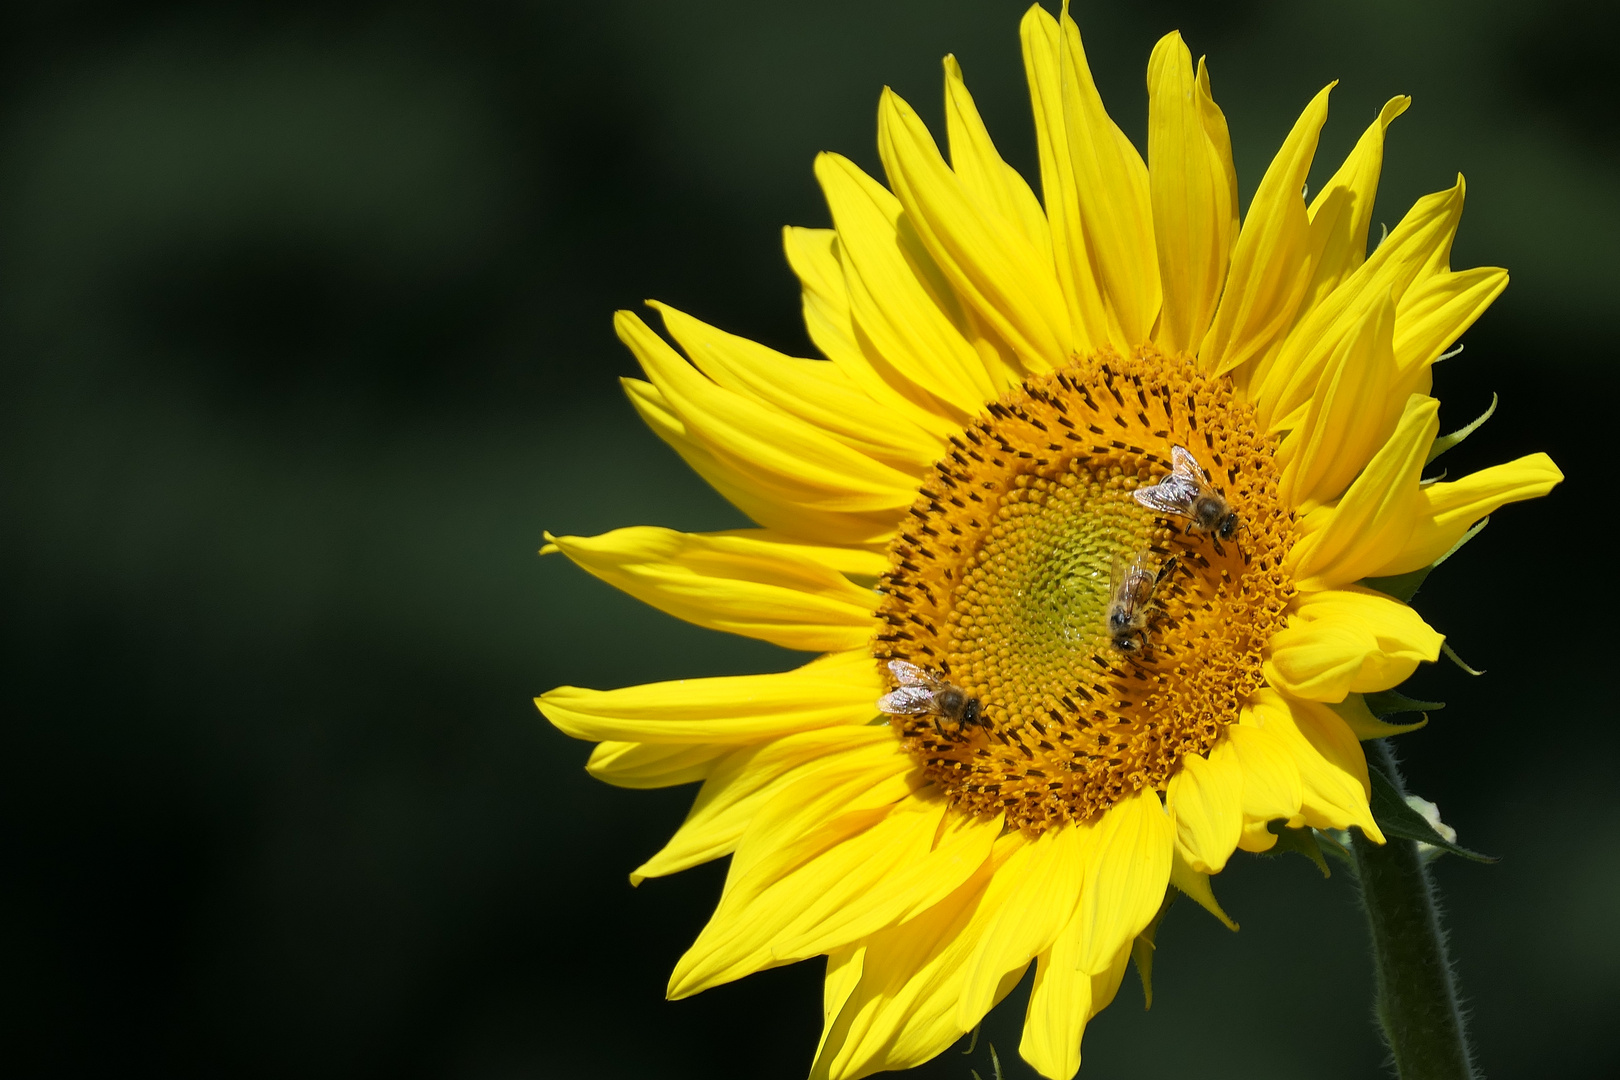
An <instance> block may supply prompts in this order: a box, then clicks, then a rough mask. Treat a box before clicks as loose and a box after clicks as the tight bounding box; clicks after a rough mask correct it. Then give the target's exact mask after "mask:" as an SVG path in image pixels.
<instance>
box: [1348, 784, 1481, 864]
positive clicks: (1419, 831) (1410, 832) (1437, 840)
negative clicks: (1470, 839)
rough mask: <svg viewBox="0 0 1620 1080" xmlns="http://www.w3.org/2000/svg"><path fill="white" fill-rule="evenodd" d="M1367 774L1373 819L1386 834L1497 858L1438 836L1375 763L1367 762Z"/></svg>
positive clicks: (1478, 857)
mask: <svg viewBox="0 0 1620 1080" xmlns="http://www.w3.org/2000/svg"><path fill="white" fill-rule="evenodd" d="M1367 777H1368V779H1369V780H1371V781H1372V799H1371V800H1369V801H1370V803H1371V805H1372V813H1373V820H1374V821H1376V822H1378V827H1379V828H1380V829H1382V830H1383V833H1384V836H1385V837H1391V836H1398V837H1400V838H1401V839H1403V840H1416V841H1418V842H1419V843H1422V844H1428V845H1429V846H1431V847H1437V848H1439V849H1440V850H1442V851H1449V852H1451V853H1452V854H1453V855H1460V856H1462V857H1463V858H1465V859H1471V860H1473V861H1474V862H1480V863H1493V862H1497V861H1498V859H1497V857H1496V856H1494V855H1482V854H1480V853H1479V852H1477V851H1470V850H1469V849H1467V848H1465V847H1461V846H1459V845H1457V844H1454V843H1452V842H1451V841H1450V840H1447V839H1446V838H1445V837H1443V836H1441V835H1440V834H1439V833H1438V832H1436V831H1435V830H1434V826H1432V825H1430V824H1429V823H1428V822H1427V821H1426V820H1424V817H1423V815H1422V814H1420V813H1418V812H1417V811H1416V810H1414V809H1412V808H1411V807H1410V806H1408V805H1406V800H1405V799H1403V798H1402V797H1401V793H1400V790H1399V789H1398V788H1396V786H1395V784H1394V782H1393V781H1392V780H1390V778H1389V777H1388V776H1386V775H1384V772H1383V770H1381V769H1379V768H1378V767H1377V766H1376V765H1372V764H1369V765H1368V766H1367Z"/></svg>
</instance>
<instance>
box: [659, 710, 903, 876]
mask: <svg viewBox="0 0 1620 1080" xmlns="http://www.w3.org/2000/svg"><path fill="white" fill-rule="evenodd" d="M893 741H894V734H893V732H891V731H890V730H889V729H888V728H887V727H876V726H874V727H858V728H821V729H818V730H814V731H804V732H800V733H799V734H797V735H789V736H786V737H784V738H781V739H776V740H774V741H772V742H768V743H756V744H752V745H746V746H741V747H723V748H724V749H726V750H729V751H730V752H729V753H727V754H726V756H725V757H723V758H720V759H719V760H717V761H716V762H715V763H714V765H713V767H712V768H711V769H710V771H709V776H708V779H706V780H704V782H703V787H702V788H700V789H699V790H698V794H697V798H696V799H694V800H693V802H692V809H691V810H690V811H688V812H687V815H686V821H685V822H684V823H682V825H681V827H680V828H679V829H677V830H676V832H675V835H674V836H673V837H672V838H671V839H670V841H669V843H668V844H666V845H664V847H663V849H662V850H661V851H659V852H658V854H656V855H654V856H653V857H652V858H651V859H648V860H647V861H646V862H645V863H643V864H642V865H640V866H638V867H636V870H635V872H634V873H632V874H631V875H630V883H631V884H632V885H638V884H640V883H641V881H642V880H643V879H645V878H650V877H665V876H667V875H669V874H674V873H678V872H680V871H682V870H686V869H689V868H690V867H693V866H698V865H700V864H702V863H706V862H708V861H709V860H710V859H717V858H719V857H720V856H722V855H729V854H730V853H731V852H732V851H734V850H735V849H736V847H737V843H738V842H739V841H740V840H741V839H742V835H743V832H744V831H745V830H746V829H747V828H748V825H749V823H750V822H751V821H753V820H754V816H755V815H756V814H758V813H759V809H760V807H762V806H764V805H765V804H766V803H767V802H769V801H770V800H771V799H773V798H775V797H776V796H777V795H778V794H780V793H781V792H782V791H783V790H785V789H786V788H788V787H789V786H790V785H792V784H794V783H796V782H798V781H799V780H801V779H803V778H804V777H806V776H808V775H810V774H811V773H814V772H817V771H819V770H821V769H827V768H843V767H844V763H845V762H846V761H856V762H863V763H865V762H869V761H870V760H871V758H872V756H873V755H874V754H876V755H877V756H878V759H879V760H880V761H881V760H883V759H884V756H885V755H886V754H887V753H888V752H889V750H890V747H889V746H888V744H889V743H891V742H893ZM676 748H677V749H678V748H679V744H677V746H676Z"/></svg>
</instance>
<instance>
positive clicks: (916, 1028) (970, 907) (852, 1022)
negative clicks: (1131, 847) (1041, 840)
mask: <svg viewBox="0 0 1620 1080" xmlns="http://www.w3.org/2000/svg"><path fill="white" fill-rule="evenodd" d="M1027 843H1028V841H1027V840H1026V839H1025V837H1024V835H1023V833H1021V832H1013V833H1009V834H1007V835H1006V836H1003V837H1001V838H1000V839H999V840H997V841H996V844H995V847H994V849H993V850H992V852H991V856H990V858H989V859H987V860H985V862H984V863H983V864H982V865H980V867H979V868H978V869H977V870H976V871H975V872H974V874H973V876H972V877H970V878H969V879H968V880H967V881H966V882H965V883H963V884H962V885H961V886H960V887H959V888H958V889H957V890H956V891H955V892H953V893H952V894H951V895H950V896H948V897H946V898H945V899H944V900H942V901H940V902H939V903H938V904H935V905H934V906H933V907H931V908H929V909H928V910H927V911H925V912H923V913H922V914H920V915H918V916H917V917H916V918H914V919H912V920H910V921H909V922H906V923H902V924H900V925H899V926H895V927H891V928H890V929H887V930H884V931H881V932H880V933H877V934H874V935H873V936H871V937H870V938H867V939H866V943H865V946H864V950H863V954H862V957H861V974H860V979H859V982H858V983H857V985H856V987H855V988H854V990H852V991H851V992H850V993H849V994H848V996H847V997H846V998H845V999H844V1003H843V1006H842V1008H840V1009H839V1010H838V1013H837V1015H835V1016H834V1017H833V1018H832V1019H831V1021H830V1022H829V1023H828V1025H827V1029H826V1031H825V1032H824V1033H823V1036H822V1043H821V1050H820V1052H819V1053H818V1054H817V1056H816V1061H815V1064H814V1065H813V1066H811V1069H810V1077H811V1080H859V1078H860V1077H864V1076H870V1075H871V1074H872V1073H875V1072H881V1071H883V1070H886V1069H908V1068H911V1067H912V1066H914V1065H920V1064H921V1063H923V1062H924V1061H927V1060H928V1059H929V1058H931V1057H933V1056H934V1055H936V1054H938V1053H939V1052H940V1051H941V1050H944V1049H945V1048H946V1047H947V1046H949V1045H950V1044H951V1043H953V1042H955V1041H956V1040H957V1039H959V1038H961V1037H962V1035H963V1034H964V1033H966V1031H967V1030H968V1027H971V1026H972V1025H971V1024H970V1025H968V1027H963V1026H962V1025H961V1024H960V1023H959V1021H958V1012H957V1003H958V1001H959V1000H960V999H961V994H962V988H963V987H964V985H965V984H966V981H967V979H968V977H969V974H970V970H971V969H970V968H969V965H968V960H969V959H970V957H971V955H972V953H973V951H974V949H975V947H976V945H977V942H978V940H979V938H980V936H981V935H982V934H983V933H984V931H985V928H986V927H987V926H988V925H989V924H990V923H991V922H992V921H994V920H995V919H996V918H998V917H999V916H1000V915H1001V914H1002V913H1003V911H1004V909H1005V906H1006V901H1007V898H1008V896H1009V894H1010V893H1011V891H1012V882H1011V875H1008V874H1004V873H1001V871H1002V870H1004V869H1005V868H1006V866H1007V863H1008V861H1009V860H1010V859H1011V857H1012V856H1013V855H1014V854H1015V853H1017V852H1018V851H1020V850H1021V849H1022V848H1023V847H1024V846H1025V845H1026V844H1027ZM1024 970H1025V967H1024V966H1020V967H1018V968H1017V969H1015V970H1013V971H1010V972H1008V973H1007V976H1006V978H1004V979H1003V980H1002V981H1001V984H1000V985H999V986H998V987H997V988H996V992H995V995H994V996H995V999H996V1000H997V1001H999V1000H1000V999H1001V998H1003V997H1005V996H1006V995H1007V994H1008V993H1009V992H1010V991H1011V990H1012V988H1013V987H1014V986H1015V985H1017V982H1018V979H1019V977H1020V976H1022V975H1023V973H1024Z"/></svg>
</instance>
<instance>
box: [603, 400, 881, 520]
mask: <svg viewBox="0 0 1620 1080" xmlns="http://www.w3.org/2000/svg"><path fill="white" fill-rule="evenodd" d="M619 384H620V385H621V386H623V387H624V393H625V396H626V397H628V398H629V399H630V404H631V406H632V407H634V408H635V410H636V413H637V414H638V415H639V416H640V417H641V419H642V420H643V422H645V423H646V425H647V426H648V427H649V428H651V429H652V431H653V434H655V435H657V436H658V437H659V438H660V439H662V440H664V442H665V443H667V444H668V445H669V447H670V449H672V450H674V451H675V452H676V453H677V454H679V455H680V457H681V460H682V461H684V462H686V464H687V465H688V466H690V467H691V469H692V471H693V472H695V473H697V474H698V475H699V476H701V477H703V479H704V480H706V481H707V482H708V483H709V485H710V486H711V487H713V488H714V489H715V490H716V491H718V492H719V493H720V494H721V496H722V497H724V498H725V499H726V501H727V502H729V503H731V505H733V506H735V507H736V508H737V509H739V510H741V511H742V512H743V513H744V514H746V515H747V516H748V517H749V518H751V519H752V520H754V521H757V522H759V523H760V524H761V525H765V526H768V527H769V528H770V529H772V530H773V531H775V532H777V533H778V534H780V535H782V536H791V537H795V538H801V539H803V540H804V541H805V542H808V543H811V544H822V545H825V544H849V545H856V546H859V545H872V546H875V547H879V548H881V547H882V546H884V545H885V544H887V543H888V541H889V538H890V537H892V536H893V534H894V525H895V522H894V517H893V515H890V514H883V513H873V512H865V513H857V514H850V513H842V512H839V511H836V510H818V509H812V508H810V507H807V506H802V505H799V504H798V503H795V502H794V501H793V499H792V498H791V497H789V496H787V495H786V494H784V493H782V492H779V491H775V490H762V489H761V487H760V486H759V485H758V484H756V482H755V481H754V479H753V478H752V477H747V476H744V475H743V474H742V472H741V470H740V469H738V468H737V467H735V466H733V465H732V464H731V463H730V459H729V458H728V457H727V456H725V455H723V454H718V453H716V452H715V451H714V450H712V449H710V448H709V447H707V446H705V445H703V443H701V442H699V441H698V440H696V439H694V438H692V436H691V435H690V434H688V432H687V430H686V425H685V424H683V423H682V422H681V419H680V417H678V416H676V415H675V411H674V410H673V409H672V408H670V405H669V402H668V401H666V400H665V399H664V395H663V394H660V393H659V392H658V388H657V387H656V386H654V385H653V384H652V383H650V382H645V381H643V380H641V379H620V380H619Z"/></svg>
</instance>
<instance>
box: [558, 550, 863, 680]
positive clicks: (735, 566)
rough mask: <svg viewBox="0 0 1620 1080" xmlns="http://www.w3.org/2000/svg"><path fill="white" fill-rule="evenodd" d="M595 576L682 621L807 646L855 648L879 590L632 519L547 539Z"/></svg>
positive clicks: (805, 563)
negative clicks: (595, 532) (626, 524)
mask: <svg viewBox="0 0 1620 1080" xmlns="http://www.w3.org/2000/svg"><path fill="white" fill-rule="evenodd" d="M546 539H547V540H549V541H550V542H551V543H552V544H554V545H556V548H557V550H559V551H561V552H562V553H563V554H564V555H566V556H568V558H569V559H570V560H571V561H572V562H574V563H575V564H576V565H578V566H580V567H581V568H583V569H584V570H586V571H587V572H589V573H590V574H592V575H594V576H595V577H598V578H601V579H602V580H603V581H605V582H607V583H608V584H609V585H612V586H613V587H614V588H617V589H621V590H623V591H624V592H626V593H629V594H630V595H631V596H634V597H635V598H636V599H637V600H640V601H642V602H643V603H646V604H651V605H652V606H653V607H655V608H657V609H659V610H660V611H664V612H668V613H669V614H671V615H674V616H675V617H676V618H678V619H685V620H686V621H687V622H693V623H697V624H698V625H699V626H707V627H709V628H710V629H714V630H724V631H726V632H728V633H733V634H743V635H745V636H747V637H757V638H760V639H762V640H765V641H769V642H773V643H774V644H777V645H781V646H782V647H783V648H787V649H803V650H805V651H807V652H823V651H839V650H844V649H858V648H860V647H862V646H863V645H865V644H866V643H867V641H868V640H869V639H870V638H871V636H872V631H873V622H872V612H873V611H874V610H875V609H876V607H877V594H876V593H874V592H872V591H871V590H870V589H862V588H860V587H859V586H857V585H854V584H852V583H851V582H850V581H849V579H848V578H846V577H844V576H843V575H841V574H836V573H833V572H832V571H831V570H829V569H827V568H826V567H825V566H822V565H820V564H819V563H816V562H813V561H811V560H809V559H805V558H802V557H799V556H795V555H793V554H792V553H791V552H788V551H784V550H782V548H781V546H780V545H776V544H770V543H762V542H760V541H757V540H749V539H744V538H742V537H738V536H713V535H704V534H703V533H683V532H676V531H675V530H674V529H660V528H655V527H653V526H650V525H638V526H633V527H630V528H626V529H615V530H613V531H612V532H608V533H603V534H602V535H600V536H589V537H586V536H552V535H551V534H550V533H547V534H546Z"/></svg>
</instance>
